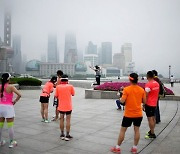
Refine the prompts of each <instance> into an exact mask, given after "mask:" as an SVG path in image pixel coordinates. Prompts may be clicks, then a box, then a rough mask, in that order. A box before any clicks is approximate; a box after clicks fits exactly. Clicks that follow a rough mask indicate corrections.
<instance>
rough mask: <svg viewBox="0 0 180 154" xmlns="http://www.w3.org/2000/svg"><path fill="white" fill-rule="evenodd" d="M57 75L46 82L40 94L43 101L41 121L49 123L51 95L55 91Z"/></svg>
mask: <svg viewBox="0 0 180 154" xmlns="http://www.w3.org/2000/svg"><path fill="white" fill-rule="evenodd" d="M56 82H57V77H56V76H53V77H52V78H51V80H50V81H48V82H46V84H45V85H44V87H43V89H42V93H41V94H40V99H39V101H40V102H41V116H42V120H41V122H45V123H49V120H48V105H49V97H50V93H52V92H53V89H54V87H55V85H56Z"/></svg>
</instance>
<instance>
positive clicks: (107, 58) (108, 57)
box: [101, 42, 112, 64]
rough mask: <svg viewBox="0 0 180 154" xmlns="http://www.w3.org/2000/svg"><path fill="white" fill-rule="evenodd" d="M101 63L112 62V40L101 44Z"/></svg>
mask: <svg viewBox="0 0 180 154" xmlns="http://www.w3.org/2000/svg"><path fill="white" fill-rule="evenodd" d="M101 54H102V64H112V42H102V44H101Z"/></svg>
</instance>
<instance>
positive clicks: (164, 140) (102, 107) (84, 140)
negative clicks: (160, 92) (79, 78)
mask: <svg viewBox="0 0 180 154" xmlns="http://www.w3.org/2000/svg"><path fill="white" fill-rule="evenodd" d="M75 90H76V95H75V96H74V97H73V106H74V109H73V113H72V125H71V126H72V127H71V135H72V136H73V137H74V138H73V139H72V140H71V141H69V142H67V141H62V140H60V138H59V135H60V131H59V121H58V122H51V123H42V122H40V121H41V116H40V103H39V101H38V100H39V94H40V90H23V91H21V93H22V98H21V100H20V101H19V102H18V103H17V104H16V105H15V111H16V118H15V126H14V130H15V138H16V140H17V142H18V146H17V147H15V148H13V149H9V148H8V144H6V145H5V146H3V147H0V154H55V153H58V154H110V153H111V152H109V149H110V147H111V146H114V145H116V142H117V137H118V134H119V130H120V125H121V120H122V117H123V111H119V110H116V104H115V100H111V99H85V98H84V96H85V89H83V88H75ZM52 98H53V97H52V96H51V99H50V100H51V103H50V106H49V117H50V118H52V116H53V115H54V108H53V107H52ZM179 109H180V103H178V102H177V101H160V110H161V123H160V124H158V125H157V126H156V129H155V132H156V134H157V136H158V137H157V138H156V139H155V140H153V141H151V140H146V139H144V135H145V133H146V132H147V131H148V130H149V128H148V123H147V119H146V116H144V119H143V122H142V126H141V127H140V132H141V139H140V142H139V146H138V149H139V150H138V151H139V153H142V154H144V153H156V154H160V153H170V152H171V153H172V154H178V153H180V152H179V151H180V146H179V145H180V144H179V143H180V133H179V131H180V120H179V117H180V110H179ZM3 138H5V139H6V140H8V133H7V128H6V127H5V129H4V130H3ZM132 145H133V127H131V128H129V129H128V130H127V133H126V137H125V140H124V142H123V144H122V146H121V148H122V152H121V153H122V154H123V153H124V154H126V153H127V154H128V153H130V152H129V150H130V148H131V147H132Z"/></svg>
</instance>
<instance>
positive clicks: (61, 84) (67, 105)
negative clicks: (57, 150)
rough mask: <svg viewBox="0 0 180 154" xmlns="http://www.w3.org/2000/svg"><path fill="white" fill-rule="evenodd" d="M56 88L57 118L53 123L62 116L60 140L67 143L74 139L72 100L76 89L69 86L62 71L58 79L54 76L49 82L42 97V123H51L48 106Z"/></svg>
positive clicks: (58, 73) (59, 71) (43, 90)
mask: <svg viewBox="0 0 180 154" xmlns="http://www.w3.org/2000/svg"><path fill="white" fill-rule="evenodd" d="M54 88H55V95H54V103H53V106H55V116H54V118H53V119H52V121H56V120H58V119H59V114H60V130H61V135H60V138H61V139H62V140H65V141H69V140H70V139H72V138H73V137H72V136H71V135H70V126H71V112H72V100H71V96H74V94H75V90H74V87H73V86H72V85H70V84H68V76H67V75H66V74H63V72H62V71H61V70H58V71H57V77H56V76H53V77H52V78H51V80H50V81H48V82H47V83H46V84H45V85H44V87H43V89H42V93H41V95H40V100H39V101H40V102H41V116H42V122H45V123H49V120H48V104H49V97H50V93H52V92H53V89H54ZM65 117H66V134H65V132H64V127H65V126H64V122H65Z"/></svg>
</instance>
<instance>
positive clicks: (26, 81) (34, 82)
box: [16, 78, 42, 86]
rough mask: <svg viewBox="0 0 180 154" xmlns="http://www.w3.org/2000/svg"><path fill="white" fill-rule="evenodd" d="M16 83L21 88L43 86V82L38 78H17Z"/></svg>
mask: <svg viewBox="0 0 180 154" xmlns="http://www.w3.org/2000/svg"><path fill="white" fill-rule="evenodd" d="M16 82H17V83H18V84H19V85H20V86H41V83H42V81H40V80H38V79H36V78H17V79H16Z"/></svg>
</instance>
